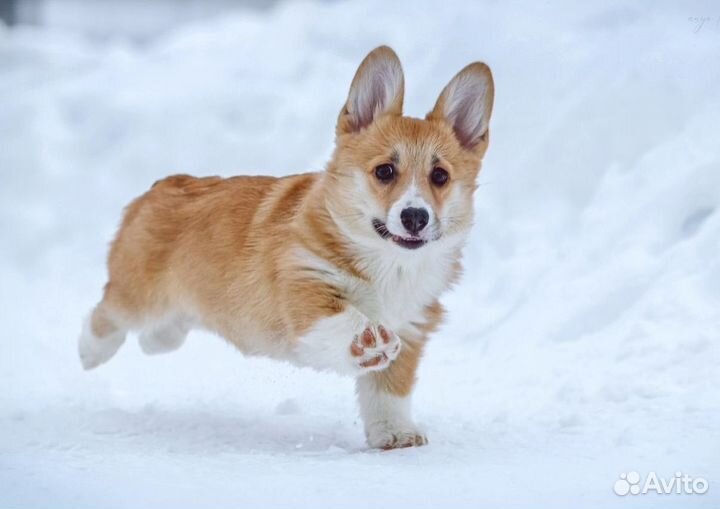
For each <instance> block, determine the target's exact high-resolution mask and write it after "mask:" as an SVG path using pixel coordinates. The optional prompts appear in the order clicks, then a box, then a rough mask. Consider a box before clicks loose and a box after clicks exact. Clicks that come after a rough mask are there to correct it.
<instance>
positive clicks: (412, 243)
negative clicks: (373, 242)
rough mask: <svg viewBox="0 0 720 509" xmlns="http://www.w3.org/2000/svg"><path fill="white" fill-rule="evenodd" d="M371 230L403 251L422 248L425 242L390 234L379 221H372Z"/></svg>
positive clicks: (416, 238) (419, 239) (415, 238)
mask: <svg viewBox="0 0 720 509" xmlns="http://www.w3.org/2000/svg"><path fill="white" fill-rule="evenodd" d="M372 224H373V228H375V231H376V232H377V234H378V235H380V236H381V237H382V238H384V239H388V238H389V239H390V240H392V241H393V242H394V243H395V244H397V245H398V246H401V247H404V248H405V249H417V248H419V247H422V246H424V245H425V244H426V243H427V241H426V240H423V239H421V238H420V237H401V236H399V235H393V234H392V233H390V232H389V231H388V229H387V226H385V223H383V222H382V221H380V220H379V219H373V222H372Z"/></svg>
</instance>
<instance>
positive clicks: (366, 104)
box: [337, 46, 405, 134]
mask: <svg viewBox="0 0 720 509" xmlns="http://www.w3.org/2000/svg"><path fill="white" fill-rule="evenodd" d="M404 91H405V78H404V76H403V70H402V66H401V65H400V59H398V57H397V55H396V54H395V52H394V51H393V50H392V49H391V48H389V47H388V46H380V47H378V48H375V49H374V50H372V51H371V52H370V53H369V54H368V56H366V57H365V59H364V60H363V61H362V63H361V64H360V67H359V68H358V70H357V72H356V73H355V78H353V81H352V85H350V93H349V94H348V99H347V102H346V103H345V106H344V107H343V109H342V111H340V116H339V117H338V123H337V134H348V133H352V132H357V131H360V130H362V129H364V128H365V127H367V126H369V125H370V124H371V123H372V122H373V120H375V119H377V118H378V117H380V116H381V115H386V114H391V115H402V106H403V95H404V93H405V92H404Z"/></svg>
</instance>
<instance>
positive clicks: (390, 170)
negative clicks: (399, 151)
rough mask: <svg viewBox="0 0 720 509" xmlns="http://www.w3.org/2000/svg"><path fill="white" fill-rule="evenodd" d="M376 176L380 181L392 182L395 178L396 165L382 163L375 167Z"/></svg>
mask: <svg viewBox="0 0 720 509" xmlns="http://www.w3.org/2000/svg"><path fill="white" fill-rule="evenodd" d="M375 176H376V177H377V179H378V180H379V181H380V182H384V183H387V182H390V181H391V180H392V179H394V178H395V167H394V166H393V165H392V164H381V165H380V166H378V167H377V168H375Z"/></svg>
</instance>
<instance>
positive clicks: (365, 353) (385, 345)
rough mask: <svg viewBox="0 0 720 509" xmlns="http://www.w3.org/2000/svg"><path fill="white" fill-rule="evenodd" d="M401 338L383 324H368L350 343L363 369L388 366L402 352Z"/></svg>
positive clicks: (359, 366)
mask: <svg viewBox="0 0 720 509" xmlns="http://www.w3.org/2000/svg"><path fill="white" fill-rule="evenodd" d="M400 347H401V342H400V338H398V337H397V335H396V334H395V333H393V332H392V331H390V330H388V329H386V328H385V327H383V326H382V325H379V324H378V325H368V326H367V327H365V329H364V330H363V331H362V332H361V333H360V334H357V335H356V336H355V337H354V338H353V341H352V343H351V344H350V353H351V354H352V356H353V358H354V360H355V363H356V364H357V367H358V368H359V369H360V370H361V371H379V370H381V369H385V368H387V367H388V366H389V365H390V363H391V362H392V361H394V360H395V358H396V357H397V356H398V353H400Z"/></svg>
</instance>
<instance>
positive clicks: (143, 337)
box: [140, 315, 190, 355]
mask: <svg viewBox="0 0 720 509" xmlns="http://www.w3.org/2000/svg"><path fill="white" fill-rule="evenodd" d="M188 332H190V320H189V319H188V318H187V317H185V316H181V315H180V316H179V315H175V316H172V317H168V318H166V319H164V320H160V321H158V322H155V323H152V324H148V325H147V326H146V327H144V328H143V330H142V332H141V333H140V348H142V351H143V352H145V353H146V354H147V355H155V354H160V353H167V352H172V351H173V350H177V349H178V348H180V347H181V346H182V345H183V343H184V342H185V338H186V337H187V334H188Z"/></svg>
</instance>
